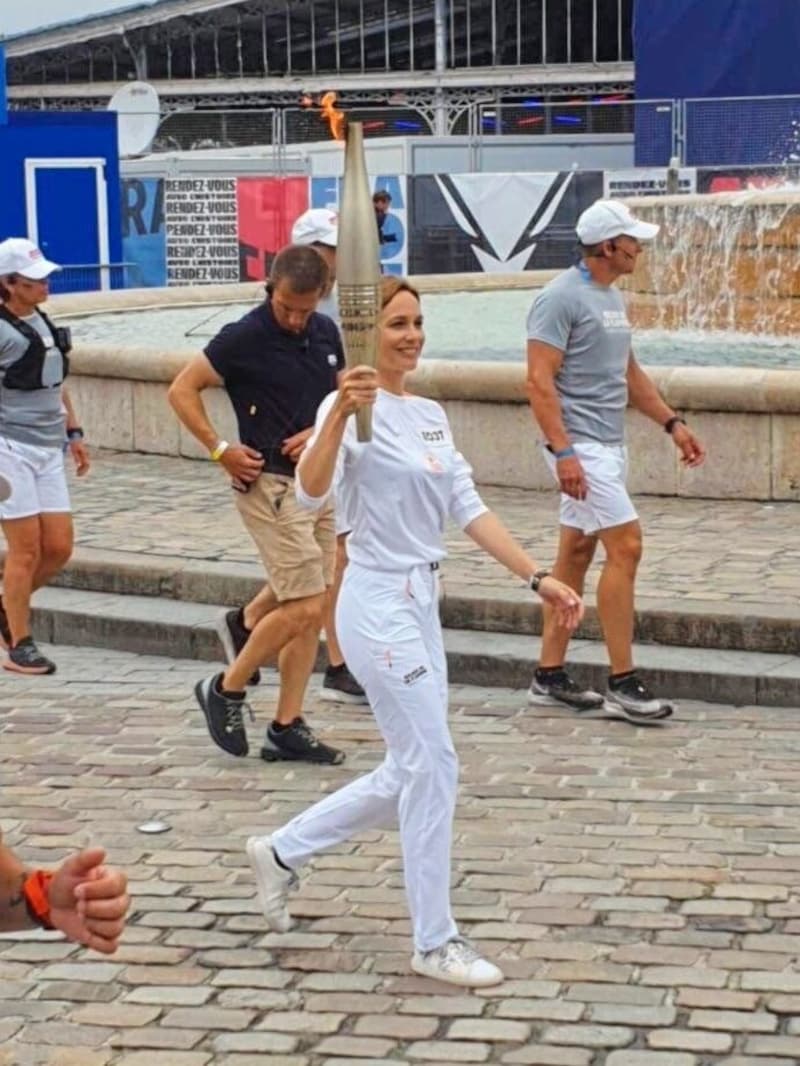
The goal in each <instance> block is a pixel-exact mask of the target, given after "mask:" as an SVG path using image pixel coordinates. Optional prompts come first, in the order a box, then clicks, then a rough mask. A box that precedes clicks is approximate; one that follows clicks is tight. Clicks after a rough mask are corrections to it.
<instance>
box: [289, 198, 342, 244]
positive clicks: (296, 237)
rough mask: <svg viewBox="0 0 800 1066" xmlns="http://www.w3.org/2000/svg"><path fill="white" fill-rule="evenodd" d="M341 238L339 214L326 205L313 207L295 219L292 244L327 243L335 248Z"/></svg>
mask: <svg viewBox="0 0 800 1066" xmlns="http://www.w3.org/2000/svg"><path fill="white" fill-rule="evenodd" d="M338 238H339V216H338V215H337V214H336V212H335V211H329V210H328V209H327V208H325V207H312V208H311V209H310V210H309V211H304V212H303V214H302V215H301V216H300V217H299V218H298V219H296V220H295V223H294V225H293V226H292V244H327V246H328V247H329V248H335V247H336V244H337V241H338Z"/></svg>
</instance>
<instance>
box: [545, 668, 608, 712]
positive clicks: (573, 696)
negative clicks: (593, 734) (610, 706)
mask: <svg viewBox="0 0 800 1066" xmlns="http://www.w3.org/2000/svg"><path fill="white" fill-rule="evenodd" d="M604 702H605V701H604V699H603V697H602V696H601V695H600V693H599V692H595V691H594V690H593V689H590V688H583V687H582V686H581V685H579V684H578V683H577V681H573V680H572V678H571V677H570V676H569V674H568V673H567V671H566V670H558V671H555V670H554V671H548V672H547V673H544V674H543V673H542V671H541V670H537V671H536V672H535V673H534V675H533V681H531V687H530V688H529V689H528V703H533V704H537V705H540V706H547V705H552V704H554V703H563V704H565V705H566V706H567V707H571V708H572V709H573V711H580V712H581V714H582V715H584V716H585V717H587V718H596V717H605V715H604V714H603V713H602V712H603V704H604Z"/></svg>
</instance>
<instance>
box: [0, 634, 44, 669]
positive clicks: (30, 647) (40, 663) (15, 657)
mask: <svg viewBox="0 0 800 1066" xmlns="http://www.w3.org/2000/svg"><path fill="white" fill-rule="evenodd" d="M6 654H7V655H8V658H7V659H6V660H5V662H4V663H3V669H4V670H12V671H13V672H14V673H16V674H54V673H55V672H56V664H55V663H54V662H53V661H52V659H48V658H47V656H45V655H42V653H41V652H40V651H39V649H38V648H37V647H36V644H35V643H34V640H33V637H24V638H23V639H22V640H18V641H17V643H16V644H15V645H14V647H13V648H8V650H7V652H6Z"/></svg>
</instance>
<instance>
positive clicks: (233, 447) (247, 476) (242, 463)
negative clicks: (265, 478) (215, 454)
mask: <svg viewBox="0 0 800 1066" xmlns="http://www.w3.org/2000/svg"><path fill="white" fill-rule="evenodd" d="M219 465H220V466H222V467H224V468H225V470H227V472H228V473H229V474H230V475H231V477H232V478H237V479H238V480H239V481H243V482H244V483H245V485H249V484H250V482H252V481H255V480H256V478H257V477H258V476H259V474H260V473H261V471H262V470H263V469H264V457H263V456H262V454H261V452H258V451H256V449H255V448H250V447H248V446H247V445H246V444H230V445H228V447H227V448H226V449H225V451H224V452H223V453H222V455H221V456H220V459H219Z"/></svg>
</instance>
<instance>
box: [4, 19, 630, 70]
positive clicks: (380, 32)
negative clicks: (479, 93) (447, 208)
mask: <svg viewBox="0 0 800 1066" xmlns="http://www.w3.org/2000/svg"><path fill="white" fill-rule="evenodd" d="M631 9H633V0H228V2H225V0H206V2H203V0H161V2H160V3H158V4H155V5H153V6H150V7H147V9H142V7H140V9H132V10H131V11H130V12H123V13H121V14H116V15H113V16H112V15H108V16H102V17H96V18H90V19H84V20H82V21H79V22H73V23H68V26H65V27H61V28H58V27H57V28H54V29H53V30H50V31H47V30H45V31H39V32H37V33H33V34H28V35H25V36H20V37H16V38H12V39H11V41H10V42H9V43H7V55H9V81H10V84H11V85H12V86H29V87H32V86H34V85H38V86H42V87H43V88H45V87H55V86H59V85H70V84H95V83H98V82H118V81H124V80H127V79H130V78H139V79H142V80H148V81H151V82H154V83H155V84H157V85H158V84H159V82H173V81H182V80H188V81H209V80H222V79H225V80H230V79H234V80H236V79H246V78H265V77H266V78H310V79H316V78H320V77H324V78H326V79H327V82H329V84H331V83H333V82H335V83H336V87H338V84H339V82H340V80H341V79H349V78H352V77H353V76H365V75H371V74H374V75H378V74H380V75H383V76H386V79H387V80H386V79H385V80H384V84H390V85H393V86H395V85H399V84H401V83H402V81H403V76H407V75H415V74H421V72H427V74H430V72H433V74H435V75H437V76H438V77H439V79H441V80H442V82H443V84H442V86H441V87H442V88H443V91H444V90H445V88H446V84H445V82H446V79H447V75H448V72H451V71H461V72H465V71H469V74H470V75H471V80H473V85H474V86H477V87H479V86H481V85H493V86H495V87H496V86H498V84H499V85H500V86H501V84H502V75H503V72H508V71H512V70H515V69H516V70H518V69H523V68H527V69H532V70H534V69H535V68H538V67H545V68H559V67H561V68H562V69H563V71H564V80H565V82H566V83H567V84H569V82H570V75H569V69H570V67H572V66H576V65H590V66H595V67H598V68H599V67H603V66H608V65H611V66H613V65H626V66H628V67H629V64H630V63H631V60H633V55H631V34H630V26H631V17H633V13H631ZM595 87H596V86H592V88H591V90H590V91H594V88H595Z"/></svg>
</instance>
